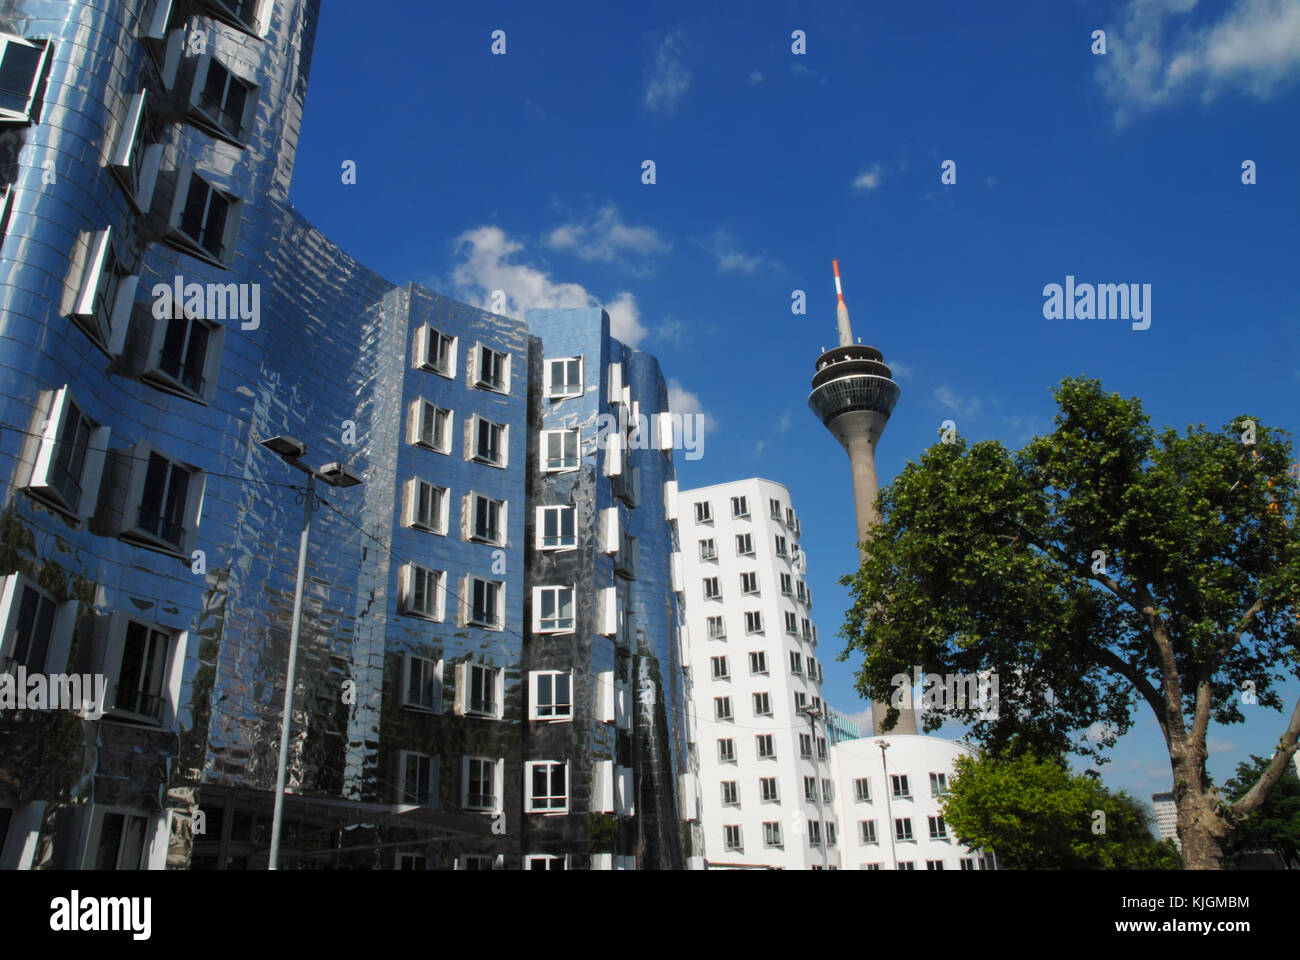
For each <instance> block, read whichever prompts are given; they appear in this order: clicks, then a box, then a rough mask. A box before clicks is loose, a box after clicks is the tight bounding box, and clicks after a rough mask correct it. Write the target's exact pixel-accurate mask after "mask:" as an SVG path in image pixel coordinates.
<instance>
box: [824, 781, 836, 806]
mask: <svg viewBox="0 0 1300 960" xmlns="http://www.w3.org/2000/svg"><path fill="white" fill-rule="evenodd" d="M822 799H823V800H825V801H826V802H827V803H831V802H832V801H833V800H834V799H835V785H834V784H833V783H832V782H831V781H830V780H823V781H822Z"/></svg>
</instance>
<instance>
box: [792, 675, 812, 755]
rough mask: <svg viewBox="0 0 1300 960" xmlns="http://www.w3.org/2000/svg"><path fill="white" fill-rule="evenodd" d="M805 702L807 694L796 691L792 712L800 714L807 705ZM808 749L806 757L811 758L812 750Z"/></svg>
mask: <svg viewBox="0 0 1300 960" xmlns="http://www.w3.org/2000/svg"><path fill="white" fill-rule="evenodd" d="M807 701H808V696H807V694H805V693H804V692H803V691H802V690H796V691H795V692H794V710H795V713H800V712H801V711H802V710H803V708H804V707H805V706H806V705H807ZM808 749H809V753H808V756H810V757H811V756H812V752H811V751H812V748H811V747H809V748H808Z"/></svg>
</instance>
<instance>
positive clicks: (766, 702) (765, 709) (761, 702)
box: [754, 693, 772, 717]
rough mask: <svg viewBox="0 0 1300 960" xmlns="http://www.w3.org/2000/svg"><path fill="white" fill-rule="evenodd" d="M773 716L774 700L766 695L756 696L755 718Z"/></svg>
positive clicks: (758, 694) (759, 694)
mask: <svg viewBox="0 0 1300 960" xmlns="http://www.w3.org/2000/svg"><path fill="white" fill-rule="evenodd" d="M771 715H772V698H771V697H770V696H769V695H768V694H766V693H756V694H754V716H756V717H770V716H771Z"/></svg>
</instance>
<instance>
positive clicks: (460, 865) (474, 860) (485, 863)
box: [456, 853, 502, 870]
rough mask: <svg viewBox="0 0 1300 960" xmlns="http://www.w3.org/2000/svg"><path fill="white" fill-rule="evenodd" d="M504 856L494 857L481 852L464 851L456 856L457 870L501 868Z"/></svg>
mask: <svg viewBox="0 0 1300 960" xmlns="http://www.w3.org/2000/svg"><path fill="white" fill-rule="evenodd" d="M501 868H502V857H501V856H500V855H498V856H495V857H492V856H488V855H486V854H481V853H464V854H461V855H460V856H459V857H457V858H456V869H457V870H500V869H501Z"/></svg>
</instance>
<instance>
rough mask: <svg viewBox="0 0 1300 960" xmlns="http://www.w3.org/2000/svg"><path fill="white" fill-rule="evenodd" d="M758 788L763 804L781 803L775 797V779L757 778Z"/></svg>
mask: <svg viewBox="0 0 1300 960" xmlns="http://www.w3.org/2000/svg"><path fill="white" fill-rule="evenodd" d="M758 788H759V794H760V795H761V797H762V799H763V802H764V803H780V802H781V800H780V797H779V796H778V795H777V786H776V777H759V779H758Z"/></svg>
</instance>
